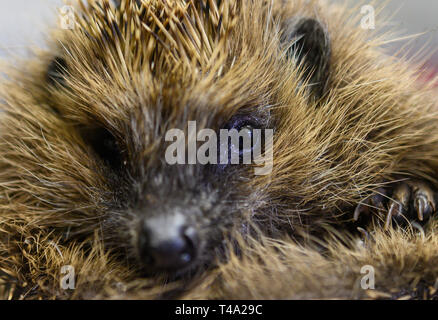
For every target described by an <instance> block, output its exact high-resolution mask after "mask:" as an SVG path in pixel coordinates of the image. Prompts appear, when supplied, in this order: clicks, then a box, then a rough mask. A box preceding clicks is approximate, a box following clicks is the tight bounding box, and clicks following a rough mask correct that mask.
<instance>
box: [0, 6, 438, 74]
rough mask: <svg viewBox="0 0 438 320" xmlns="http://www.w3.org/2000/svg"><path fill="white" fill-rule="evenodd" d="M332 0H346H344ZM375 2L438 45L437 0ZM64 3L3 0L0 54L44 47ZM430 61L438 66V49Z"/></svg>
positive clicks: (401, 25)
mask: <svg viewBox="0 0 438 320" xmlns="http://www.w3.org/2000/svg"><path fill="white" fill-rule="evenodd" d="M329 1H336V2H344V0H329ZM350 2H353V3H354V2H357V1H354V0H353V1H350ZM362 2H363V1H362ZM370 2H371V1H370ZM376 2H377V3H379V2H382V3H383V2H388V5H387V9H386V10H387V13H389V14H394V18H393V20H392V21H391V22H390V25H391V26H392V27H393V28H394V29H396V30H397V32H398V34H400V35H411V34H417V33H420V32H426V34H425V35H422V36H419V37H418V38H416V39H415V40H411V41H412V42H411V43H412V46H413V47H415V48H420V47H421V46H423V45H424V44H425V43H428V48H429V49H430V50H429V51H431V50H433V49H437V48H438V1H437V0H389V1H385V0H380V1H379V0H377V1H376ZM62 4H63V1H62V0H0V57H7V56H11V55H15V54H23V53H25V52H26V48H27V47H29V46H32V45H39V46H41V43H43V41H42V39H43V36H42V31H43V30H44V29H45V28H46V27H47V26H56V24H57V20H56V15H57V11H56V8H57V7H58V6H60V5H62ZM397 9H398V11H397ZM358 14H360V12H358ZM382 20H383V19H381V20H380V21H379V15H378V16H377V17H376V29H379V28H384V25H385V24H388V21H382ZM403 44H405V42H403V41H400V42H397V43H395V44H391V45H390V48H391V50H396V49H397V48H398V47H400V46H402V45H403ZM431 61H432V62H433V64H435V65H436V66H438V52H437V53H436V54H435V55H434V57H433V58H432V59H431Z"/></svg>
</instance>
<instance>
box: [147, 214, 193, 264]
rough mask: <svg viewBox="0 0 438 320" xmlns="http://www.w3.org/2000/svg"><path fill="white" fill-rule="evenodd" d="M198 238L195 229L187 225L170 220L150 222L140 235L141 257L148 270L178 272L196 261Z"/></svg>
mask: <svg viewBox="0 0 438 320" xmlns="http://www.w3.org/2000/svg"><path fill="white" fill-rule="evenodd" d="M196 238H197V237H196V234H195V231H194V229H193V228H191V227H188V226H186V225H181V224H175V223H174V221H169V219H167V221H166V219H163V221H159V220H158V221H157V220H152V221H148V222H146V223H145V224H144V227H143V231H142V232H141V235H140V246H139V247H140V256H141V258H142V260H143V263H144V264H145V266H146V267H148V268H151V269H154V270H159V271H162V270H163V271H165V270H178V269H181V268H184V267H186V266H188V265H190V263H191V262H193V260H194V259H195V257H196V253H197V241H196Z"/></svg>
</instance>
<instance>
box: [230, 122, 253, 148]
mask: <svg viewBox="0 0 438 320" xmlns="http://www.w3.org/2000/svg"><path fill="white" fill-rule="evenodd" d="M233 129H236V130H237V131H238V132H239V135H240V137H241V138H239V143H238V144H235V143H233V142H232V143H231V145H230V149H231V152H238V153H239V155H241V156H243V155H245V154H247V153H251V152H252V150H253V149H255V148H256V147H257V146H258V145H259V144H260V140H261V139H260V135H257V134H254V130H255V128H254V127H253V125H251V124H245V125H243V126H241V127H237V128H233Z"/></svg>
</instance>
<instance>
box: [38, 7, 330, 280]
mask: <svg viewBox="0 0 438 320" xmlns="http://www.w3.org/2000/svg"><path fill="white" fill-rule="evenodd" d="M209 3H210V2H209ZM213 3H214V2H213ZM123 5H124V7H120V6H119V7H117V8H114V7H112V6H111V5H110V4H109V2H107V1H103V2H102V4H101V5H98V4H90V8H84V9H83V10H86V11H87V14H86V15H85V14H84V15H78V21H79V23H78V24H79V26H78V28H76V29H75V30H73V31H69V32H67V33H66V34H64V35H62V39H61V40H60V41H61V43H62V50H61V51H60V53H59V55H58V56H57V57H56V58H54V59H53V60H52V62H51V63H50V64H49V67H48V68H49V71H48V74H47V77H48V84H49V87H50V99H49V100H50V101H52V105H51V107H52V108H53V110H54V112H55V113H56V114H59V116H60V117H61V118H62V119H63V121H65V122H67V123H69V125H70V126H72V127H73V128H75V130H76V133H77V135H78V136H79V139H80V141H81V142H80V144H81V146H82V147H83V150H84V154H83V155H82V156H80V157H78V158H80V159H81V160H80V161H81V162H82V164H83V166H84V167H87V168H89V170H90V172H92V177H94V178H92V179H94V181H95V182H94V183H91V184H90V185H89V186H87V189H92V190H93V199H94V201H95V202H97V203H98V209H97V210H98V211H99V213H100V215H99V217H100V218H99V220H100V224H99V228H101V230H102V234H103V237H104V241H105V243H106V245H107V246H108V247H109V248H115V249H116V251H117V252H119V253H120V255H122V256H123V257H128V259H130V260H132V261H135V264H136V265H138V266H139V268H140V269H141V270H146V271H148V272H163V271H164V272H167V273H172V274H173V273H176V274H181V273H185V272H187V271H189V270H193V269H194V268H196V267H200V266H204V265H208V264H210V263H211V262H212V261H213V260H214V258H215V257H217V256H218V252H220V251H221V250H222V249H224V243H225V239H226V238H227V234H229V233H230V231H231V230H233V229H238V230H239V231H241V232H243V233H245V232H248V230H250V229H251V228H250V225H251V223H252V222H253V221H254V217H257V216H258V219H259V220H260V221H264V222H266V220H265V219H266V216H265V215H266V212H273V211H275V207H274V206H273V205H272V203H273V201H272V200H273V199H272V198H270V195H269V192H268V191H267V190H268V188H269V186H270V182H271V177H270V176H269V175H263V176H255V174H254V165H252V164H251V165H243V164H241V163H240V162H239V163H240V164H231V163H228V162H221V161H220V160H219V159H220V158H221V157H222V156H223V154H224V152H225V151H227V152H228V151H229V148H230V144H228V142H229V140H227V144H226V147H225V149H224V148H223V147H222V146H218V148H217V149H216V150H215V152H213V151H211V150H209V152H208V155H209V157H210V158H211V157H213V158H215V157H216V156H217V158H218V162H217V163H211V162H209V163H199V162H195V163H190V160H188V158H190V156H191V155H190V152H191V151H193V150H190V146H189V144H190V142H188V144H187V145H185V146H184V147H183V149H182V151H183V152H184V154H185V155H184V156H183V160H184V161H187V163H184V164H171V163H169V161H167V158H166V152H168V148H169V141H166V136H167V135H168V133H169V132H170V131H171V130H179V132H181V133H182V134H184V136H185V137H188V138H187V141H189V140H190V138H189V136H190V132H189V124H190V123H196V126H197V130H198V132H199V130H202V129H208V130H210V131H209V132H213V133H216V134H217V136H220V131H221V130H225V129H226V130H232V129H234V130H236V131H239V132H240V133H241V134H243V135H248V136H250V137H251V138H252V139H250V140H249V141H250V144H249V145H247V146H243V145H242V143H241V142H238V143H237V147H238V148H237V149H238V156H239V157H243V156H244V155H245V154H246V153H247V152H248V151H251V150H253V149H254V148H255V147H256V145H257V140H256V139H255V138H254V133H255V132H256V130H260V132H261V131H263V130H273V131H275V130H277V127H278V126H279V122H281V121H280V120H281V119H278V117H281V114H278V112H276V111H275V110H274V108H275V107H278V106H279V105H280V104H282V103H283V102H282V101H281V100H282V99H284V97H282V95H283V93H282V92H283V90H284V86H285V85H286V84H288V85H290V89H288V91H290V93H289V94H288V95H287V99H289V100H290V99H294V97H296V99H298V100H297V101H296V103H297V104H304V103H306V102H304V101H305V100H307V99H311V100H312V101H314V100H317V99H320V98H321V96H322V95H323V89H324V86H325V83H326V78H327V72H328V71H327V70H328V69H327V68H328V59H329V56H330V48H329V44H328V41H327V36H326V33H325V31H324V28H322V26H321V25H320V24H319V22H317V21H316V20H313V19H301V18H300V19H298V18H294V19H291V20H288V21H285V22H283V25H281V23H280V22H279V21H277V20H276V19H274V17H273V16H272V15H271V10H270V9H269V7H268V4H266V3H265V2H264V1H254V2H251V4H250V5H249V7H246V5H241V4H239V3H238V2H237V3H236V2H234V1H222V2H221V4H220V6H219V7H216V6H213V7H210V6H208V8H207V7H204V6H203V5H202V4H201V3H197V4H196V5H195V4H193V3H191V4H190V5H185V2H184V1H173V2H171V3H170V2H169V3H167V2H164V1H157V2H156V6H152V5H150V4H143V5H141V4H138V3H137V2H135V1H125V2H123ZM252 7H253V8H252ZM265 7H266V8H265ZM133 10H135V12H136V13H135V14H134V13H133ZM127 12H129V14H130V16H131V18H132V19H131V20H129V21H127V22H126V21H124V19H125V17H124V15H126V13H127ZM255 14H257V15H260V16H257V17H254V15H255ZM163 15H164V16H163ZM95 21H100V22H101V23H102V25H100V24H99V27H98V28H95V27H96V26H97V25H96V22H95ZM255 21H264V22H263V23H258V22H257V23H256V22H255ZM133 31H134V32H133ZM131 32H133V33H131ZM58 51H59V50H58ZM285 66H286V67H285ZM291 73H292V74H294V75H296V77H293V76H291ZM309 79H310V80H311V81H313V82H315V83H316V85H314V86H313V87H312V89H311V90H307V89H303V88H302V84H303V83H304V82H305V81H309ZM257 132H258V131H257ZM263 137H265V135H263ZM204 138H205V137H204ZM239 141H240V140H239ZM195 146H196V147H197V146H199V141H198V143H196V142H195ZM260 146H261V148H262V149H263V150H262V152H261V153H266V151H267V150H266V149H267V148H266V147H267V145H266V143H265V142H262V143H261V144H260ZM235 147H236V146H235ZM195 152H196V151H195ZM227 159H228V158H227ZM239 159H240V158H239ZM92 179H91V180H92ZM96 186H100V187H96ZM96 199H97V200H96ZM262 209H263V210H262ZM260 210H261V211H262V214H261V215H259V211H260ZM263 212H265V213H263ZM256 220H257V219H256Z"/></svg>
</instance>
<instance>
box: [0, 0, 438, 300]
mask: <svg viewBox="0 0 438 320" xmlns="http://www.w3.org/2000/svg"><path fill="white" fill-rule="evenodd" d="M76 12H77V15H76V25H75V28H74V29H72V30H62V31H58V32H55V33H54V34H53V39H55V40H54V41H52V42H51V43H50V46H51V47H50V50H48V51H47V52H45V53H43V54H40V55H38V56H37V57H36V58H35V59H34V60H33V61H32V62H28V63H27V65H26V66H25V67H23V68H21V69H19V70H18V72H17V71H10V72H9V73H8V79H7V80H5V81H4V83H3V84H2V86H1V91H0V92H1V99H2V100H1V103H2V109H3V113H2V115H1V142H0V167H1V170H0V186H1V190H0V279H1V280H0V285H2V287H3V292H4V295H5V297H8V298H29V299H30V298H59V299H63V298H157V297H163V296H165V297H169V296H172V297H184V298H366V297H371V298H376V297H381V298H399V297H405V296H408V297H421V298H431V297H434V296H436V294H435V290H436V288H435V287H434V286H436V281H437V279H438V267H437V265H438V264H437V263H436V262H437V260H438V246H437V245H436V244H437V241H438V240H437V239H438V238H437V236H436V232H437V231H436V230H437V229H436V227H435V221H434V220H433V219H432V220H431V221H430V222H428V224H427V227H426V226H425V227H424V228H422V227H420V226H419V223H420V222H422V221H426V220H429V218H430V217H431V216H433V213H434V212H435V206H436V204H435V203H436V199H435V197H436V194H435V192H434V191H435V189H436V188H437V187H438V180H437V176H438V175H437V173H438V129H437V123H438V109H437V108H436V94H435V93H434V91H433V89H432V85H431V86H430V87H424V86H423V87H421V88H420V87H418V86H416V76H415V73H414V72H413V71H411V68H410V66H409V65H408V64H406V63H403V62H400V61H397V60H395V59H394V58H390V57H387V56H386V55H384V54H383V53H382V52H381V51H380V50H379V49H378V47H379V45H380V44H382V43H383V40H382V39H381V38H376V39H370V38H369V36H370V35H369V33H368V32H369V30H368V31H365V30H361V29H360V28H358V27H357V25H358V22H359V21H360V18H361V16H360V15H357V14H356V11H354V10H353V9H347V8H346V7H338V6H333V5H327V4H326V3H324V2H322V3H320V2H317V1H310V2H309V1H264V0H251V1H231V0H226V1H214V0H208V1H186V0H172V1H162V0H149V1H146V0H141V1H129V0H123V1H120V2H112V1H105V0H98V1H88V3H87V4H84V3H83V2H78V5H77V10H76ZM189 121H196V123H197V125H198V128H199V129H202V128H209V129H212V130H213V131H214V132H218V131H219V130H220V129H223V128H228V129H237V130H240V129H245V130H247V132H248V133H249V134H253V130H254V129H273V130H274V138H273V144H272V146H271V148H272V153H273V158H272V160H273V163H272V172H271V173H270V174H268V175H259V176H257V175H254V170H253V169H254V168H253V166H248V165H231V164H226V165H212V164H208V165H200V164H186V165H170V164H169V163H167V162H166V161H165V153H166V147H167V146H168V145H167V144H166V142H165V136H166V132H168V131H169V130H171V129H174V128H177V129H180V130H182V131H187V125H188V122H189ZM265 147H267V146H265ZM265 149H266V148H265ZM265 151H267V150H265ZM354 220H356V222H354ZM412 220H416V221H415V222H414V223H413V224H412V225H413V226H416V227H417V228H418V229H419V230H420V231H421V232H420V233H421V235H422V237H419V236H417V234H416V232H414V229H413V228H412V225H410V224H406V223H404V222H405V221H408V222H409V221H412ZM368 221H371V223H370V224H367V226H366V227H365V226H363V227H364V228H368V229H367V230H368V231H364V233H365V234H366V235H367V237H368V238H367V239H366V241H365V242H363V243H364V245H363V246H362V245H361V246H359V247H358V246H357V239H359V237H358V235H356V234H355V233H354V232H353V233H352V232H351V230H354V229H355V227H357V226H358V225H361V226H362V222H364V223H365V222H368ZM391 222H393V225H394V226H395V228H392V229H391V228H389V225H390V224H391ZM359 223H360V224H359ZM403 224H404V225H405V226H406V228H398V227H397V225H403ZM361 230H364V229H361ZM365 265H371V266H373V267H374V268H375V272H376V290H374V291H373V290H363V289H361V287H360V278H361V273H360V271H361V268H362V267H363V266H365ZM64 266H73V267H74V270H75V274H76V278H75V279H76V284H75V289H74V290H71V289H66V290H65V289H63V288H62V287H60V279H62V272H63V271H62V270H65V269H63V267H64ZM96 275H99V276H96ZM169 279H171V280H173V281H170V282H169V281H168V280H169ZM268 284H269V285H268Z"/></svg>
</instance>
